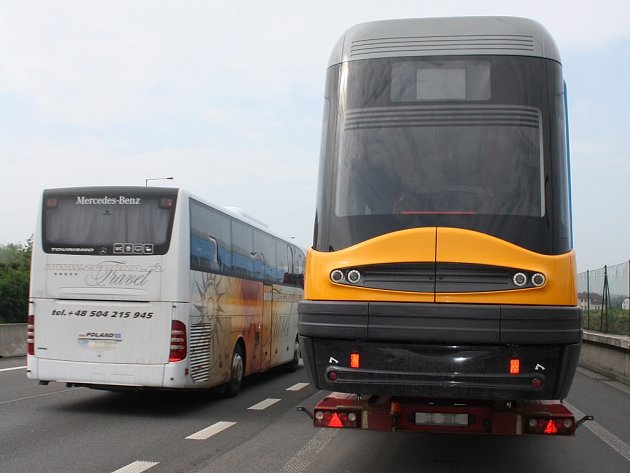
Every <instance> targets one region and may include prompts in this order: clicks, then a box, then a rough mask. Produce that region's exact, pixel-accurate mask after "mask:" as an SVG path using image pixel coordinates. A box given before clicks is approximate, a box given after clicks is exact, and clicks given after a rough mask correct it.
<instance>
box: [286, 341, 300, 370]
mask: <svg viewBox="0 0 630 473" xmlns="http://www.w3.org/2000/svg"><path fill="white" fill-rule="evenodd" d="M300 358H302V350H300V341H299V339H298V337H295V344H294V346H293V359H292V360H291V361H290V362H289V363H287V364H286V369H287V371H289V372H291V373H293V372H295V371H297V369H298V366H300Z"/></svg>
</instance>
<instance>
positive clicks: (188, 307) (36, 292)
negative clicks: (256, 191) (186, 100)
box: [27, 187, 305, 395]
mask: <svg viewBox="0 0 630 473" xmlns="http://www.w3.org/2000/svg"><path fill="white" fill-rule="evenodd" d="M304 259H305V256H304V252H303V251H302V250H301V249H300V248H299V247H298V246H296V245H295V244H293V243H292V242H291V241H290V240H288V239H285V238H281V237H278V236H277V235H275V234H273V233H271V232H269V230H268V229H267V228H266V227H265V226H263V225H261V224H260V223H259V222H258V221H256V220H255V219H253V218H251V217H248V216H247V215H246V214H244V213H243V212H242V211H239V210H238V209H231V208H221V207H218V206H216V205H212V204H210V203H208V202H205V201H203V200H201V199H199V198H197V197H195V196H193V195H191V194H190V193H189V192H187V191H185V190H182V189H174V188H159V187H84V188H64V189H48V190H45V191H44V192H43V198H42V203H41V212H40V215H39V223H38V230H37V232H36V234H35V241H34V245H33V259H32V271H31V294H30V305H29V325H28V363H27V364H28V366H27V368H28V371H27V373H28V374H27V376H28V378H30V379H35V380H40V382H41V383H44V384H47V383H48V382H50V381H60V382H65V383H67V384H68V385H76V386H88V387H94V388H103V389H142V388H161V389H179V388H184V389H208V388H216V390H223V391H224V392H225V393H227V394H228V395H235V394H236V393H237V392H238V391H239V389H240V386H241V382H242V379H243V377H244V376H247V375H249V374H251V373H257V372H262V371H265V370H267V369H269V368H271V367H274V366H278V365H286V367H288V368H290V369H296V368H297V366H298V361H299V357H300V350H299V345H298V338H297V304H298V301H299V300H300V299H301V298H302V296H303V281H304V277H303V268H304Z"/></svg>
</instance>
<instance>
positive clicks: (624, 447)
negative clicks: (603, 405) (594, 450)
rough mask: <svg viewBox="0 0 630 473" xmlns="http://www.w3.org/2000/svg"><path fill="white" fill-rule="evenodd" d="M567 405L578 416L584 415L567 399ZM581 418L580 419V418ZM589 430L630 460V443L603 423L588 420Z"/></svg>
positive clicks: (585, 425) (587, 426) (586, 423)
mask: <svg viewBox="0 0 630 473" xmlns="http://www.w3.org/2000/svg"><path fill="white" fill-rule="evenodd" d="M564 405H565V406H567V407H568V408H569V409H571V411H573V415H574V416H575V417H578V418H582V417H584V415H585V414H584V413H583V412H582V411H580V410H579V409H578V408H577V407H575V406H572V405H571V404H569V403H568V402H566V401H565V403H564ZM578 420H579V419H578ZM582 425H584V427H586V428H587V429H588V430H590V431H591V432H593V433H594V434H595V435H597V436H598V437H599V438H600V439H601V440H602V441H603V442H604V443H606V444H607V445H608V446H609V447H610V448H612V449H613V450H614V451H615V452H617V453H618V454H619V455H621V456H622V457H624V458H625V459H626V460H628V461H629V462H630V445H628V444H627V443H625V442H624V441H623V440H621V439H620V438H619V437H617V436H616V435H615V434H613V433H612V432H610V431H608V430H607V429H605V428H604V427H603V426H602V425H601V424H599V423H598V422H596V421H594V420H589V421H586V422H585V423H584V424H582Z"/></svg>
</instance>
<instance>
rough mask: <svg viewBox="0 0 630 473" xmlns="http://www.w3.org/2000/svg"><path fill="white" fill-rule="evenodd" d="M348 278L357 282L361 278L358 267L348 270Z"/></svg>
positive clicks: (349, 280) (353, 282) (354, 282)
mask: <svg viewBox="0 0 630 473" xmlns="http://www.w3.org/2000/svg"><path fill="white" fill-rule="evenodd" d="M346 278H348V282H350V283H352V284H356V283H358V282H359V281H360V280H361V273H360V272H359V271H357V270H356V269H351V270H350V271H348V274H346Z"/></svg>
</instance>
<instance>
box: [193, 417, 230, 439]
mask: <svg viewBox="0 0 630 473" xmlns="http://www.w3.org/2000/svg"><path fill="white" fill-rule="evenodd" d="M234 424H236V422H225V421H221V422H217V423H216V424H212V425H211V426H210V427H206V428H205V429H202V430H200V431H199V432H196V433H194V434H192V435H189V436H188V437H186V439H188V440H206V439H208V438H210V437H212V436H213V435H216V434H218V433H219V432H222V431H224V430H225V429H228V428H230V427H232V426H233V425H234Z"/></svg>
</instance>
